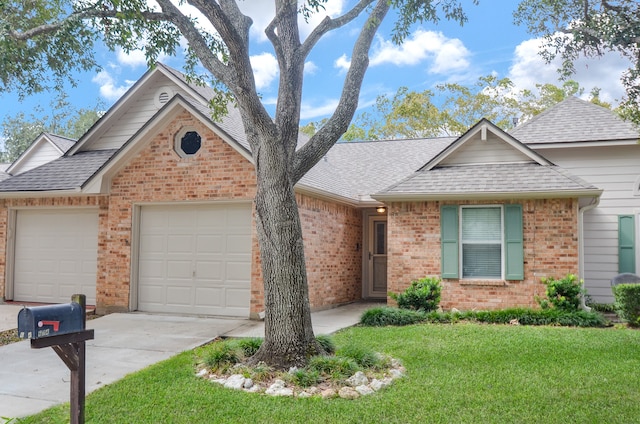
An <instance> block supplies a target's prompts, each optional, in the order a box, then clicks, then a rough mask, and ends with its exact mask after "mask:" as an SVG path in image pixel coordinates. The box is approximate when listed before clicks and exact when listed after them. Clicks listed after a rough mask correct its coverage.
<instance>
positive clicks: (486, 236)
mask: <svg viewBox="0 0 640 424" xmlns="http://www.w3.org/2000/svg"><path fill="white" fill-rule="evenodd" d="M501 228H502V223H501V213H500V208H462V240H463V241H474V240H476V241H497V242H500V239H501V235H502V230H501Z"/></svg>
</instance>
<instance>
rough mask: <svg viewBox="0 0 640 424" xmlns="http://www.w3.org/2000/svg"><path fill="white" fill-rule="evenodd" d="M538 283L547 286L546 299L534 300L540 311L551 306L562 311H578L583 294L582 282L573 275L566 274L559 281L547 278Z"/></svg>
mask: <svg viewBox="0 0 640 424" xmlns="http://www.w3.org/2000/svg"><path fill="white" fill-rule="evenodd" d="M540 281H542V283H543V284H544V285H546V286H547V290H546V295H547V299H536V300H537V301H538V303H539V304H540V307H542V309H547V308H549V306H550V305H552V306H553V307H554V308H556V309H560V310H562V311H578V310H580V296H582V295H583V293H584V290H583V289H582V280H578V278H577V277H576V276H575V275H573V274H567V276H566V277H564V278H562V279H560V280H556V279H555V278H553V277H548V278H542V279H540Z"/></svg>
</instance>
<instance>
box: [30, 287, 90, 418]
mask: <svg viewBox="0 0 640 424" xmlns="http://www.w3.org/2000/svg"><path fill="white" fill-rule="evenodd" d="M86 307H87V300H86V296H85V295H83V294H74V295H73V296H72V297H71V303H65V304H61V305H50V306H36V307H32V308H27V307H25V308H23V309H22V310H21V311H20V312H19V313H18V336H19V337H20V338H23V339H31V348H32V349H41V348H43V347H51V348H52V349H53V350H54V351H55V352H56V353H57V354H58V356H59V357H60V359H62V361H63V362H64V363H65V365H66V366H67V367H68V368H69V370H70V371H71V393H70V405H71V410H70V422H71V424H84V398H85V369H86V366H85V360H86V346H85V342H86V341H87V340H92V339H93V335H94V331H93V330H87V329H86V323H87V316H86Z"/></svg>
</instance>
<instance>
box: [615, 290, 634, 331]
mask: <svg viewBox="0 0 640 424" xmlns="http://www.w3.org/2000/svg"><path fill="white" fill-rule="evenodd" d="M613 295H614V296H615V299H616V302H615V307H616V311H617V312H618V316H619V317H620V318H621V319H623V320H624V321H626V322H627V323H628V324H629V325H630V326H632V327H640V284H619V285H617V286H614V287H613Z"/></svg>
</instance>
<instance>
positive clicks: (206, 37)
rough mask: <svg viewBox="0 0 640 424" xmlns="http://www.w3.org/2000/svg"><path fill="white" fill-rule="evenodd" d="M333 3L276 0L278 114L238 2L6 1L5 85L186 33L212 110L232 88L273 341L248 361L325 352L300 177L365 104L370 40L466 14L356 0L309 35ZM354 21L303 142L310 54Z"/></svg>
mask: <svg viewBox="0 0 640 424" xmlns="http://www.w3.org/2000/svg"><path fill="white" fill-rule="evenodd" d="M260 1H263V0H260ZM264 1H266V0H264ZM327 1H328V0H305V1H302V0H301V1H297V0H274V1H273V3H274V6H275V8H274V10H275V13H274V16H273V19H272V20H271V22H270V23H269V24H268V25H267V27H266V29H265V33H266V36H267V38H268V40H269V41H270V43H271V45H272V48H273V53H274V54H275V57H276V59H277V62H278V66H279V86H278V97H277V104H276V106H275V113H274V116H271V115H270V114H269V113H268V111H267V109H266V108H265V106H264V104H263V103H262V102H261V97H260V95H259V93H258V91H257V89H256V84H255V81H254V74H253V69H252V66H251V62H250V46H249V41H250V33H249V30H250V28H251V26H252V20H251V18H250V17H249V16H246V15H245V14H243V13H242V11H241V9H240V7H239V5H238V3H239V2H237V1H232V0H215V1H214V0H181V1H180V2H177V1H172V0H155V2H152V1H147V0H28V1H23V0H20V1H2V2H0V7H1V9H2V10H0V20H1V21H2V26H1V27H0V34H1V35H0V37H1V39H0V55H1V56H2V63H3V66H2V68H0V80H1V82H2V89H12V88H18V89H20V90H22V93H24V94H25V95H27V94H30V93H32V92H34V91H38V90H42V89H44V88H46V85H45V83H44V81H46V80H45V78H44V77H45V76H46V75H47V72H52V75H53V80H52V81H51V82H52V84H53V85H54V86H61V84H62V82H63V81H64V80H65V78H66V76H68V75H69V72H70V69H84V70H87V69H93V68H95V67H96V66H97V63H96V62H95V58H94V57H93V55H92V46H93V45H94V44H93V43H95V42H98V41H103V42H105V43H106V45H107V46H109V47H111V48H116V47H121V48H123V49H124V51H125V52H128V51H131V50H134V49H140V48H142V49H143V50H144V51H145V53H146V55H147V60H148V61H149V63H153V62H154V61H155V60H156V58H157V57H158V55H159V54H169V55H174V54H176V52H177V51H178V48H179V45H180V42H181V40H182V39H183V38H184V39H185V40H186V42H187V43H188V53H187V56H186V63H187V66H186V70H187V72H188V73H189V74H191V76H192V77H194V78H201V77H202V74H199V75H196V74H195V70H196V69H198V68H199V67H202V68H204V69H205V70H206V72H207V75H206V76H207V77H209V78H210V80H209V81H210V82H213V83H214V85H215V87H216V88H218V89H219V93H220V95H219V98H217V99H213V101H212V108H213V109H212V110H213V111H214V116H219V114H220V113H222V112H224V107H225V105H226V104H227V101H228V100H229V98H233V100H234V101H235V105H236V106H237V108H238V109H239V111H240V114H241V116H242V120H243V122H244V127H245V132H246V135H247V139H248V141H249V144H250V146H251V151H252V154H253V158H254V161H255V169H256V176H257V193H256V197H255V211H256V214H255V222H256V226H257V233H258V242H259V246H260V254H261V263H262V273H263V278H264V293H265V294H264V296H265V309H266V311H265V312H266V314H265V340H264V343H263V344H262V347H261V348H260V350H259V351H258V352H257V354H256V355H255V356H254V357H253V358H252V360H253V361H255V362H258V361H265V362H266V363H268V364H270V365H273V366H277V367H281V368H284V367H289V366H293V365H302V364H305V363H306V361H307V358H308V357H309V356H310V355H312V354H315V353H321V352H322V348H321V347H320V346H319V345H318V343H317V342H316V341H315V337H314V334H313V329H312V326H311V316H310V307H309V299H308V288H307V276H306V270H305V259H304V250H303V244H302V230H301V225H300V218H299V214H298V209H297V204H296V198H295V193H294V186H295V184H296V182H297V181H299V180H300V178H301V177H302V176H303V175H304V174H305V173H306V172H307V171H308V170H309V169H310V168H312V167H313V166H314V165H315V164H316V163H317V162H318V160H320V159H321V158H322V157H323V156H324V155H325V154H326V152H327V151H328V150H329V149H330V148H331V146H333V144H334V143H335V142H336V141H337V140H338V139H339V138H340V136H341V135H342V134H343V133H344V132H345V131H346V130H347V128H348V126H349V123H350V121H351V119H352V117H353V115H354V113H355V111H356V108H357V105H358V97H359V93H360V87H361V85H362V81H363V78H364V75H365V72H366V70H367V67H368V64H369V50H370V47H371V44H372V41H373V39H374V36H375V34H376V32H377V31H378V29H379V27H380V25H381V24H382V23H383V22H384V21H385V19H387V17H388V16H391V15H394V16H395V17H396V18H394V19H395V25H394V30H393V39H394V41H395V42H396V43H402V41H403V40H404V39H405V37H407V36H408V35H409V34H410V32H411V30H412V26H413V25H414V24H416V23H424V22H432V23H436V22H437V21H438V20H439V19H441V18H447V19H453V20H456V21H458V22H460V23H463V22H464V21H465V20H466V16H465V14H464V11H463V9H462V5H461V0H438V1H435V0H353V1H345V4H346V6H347V7H346V11H345V12H344V13H343V14H342V15H340V16H337V17H333V18H332V17H328V16H327V17H325V18H324V19H323V20H322V21H321V22H320V23H319V24H318V25H317V26H316V27H315V28H314V29H313V30H311V32H310V33H309V34H308V36H307V37H306V38H303V37H301V34H300V28H299V17H300V16H303V17H304V18H308V17H310V16H311V15H314V14H321V13H323V10H324V5H325V4H326V3H327ZM152 3H153V4H152ZM178 3H179V4H178ZM184 3H186V4H188V5H191V6H193V7H195V8H196V9H197V10H198V11H199V12H200V13H201V15H202V17H201V18H200V19H201V20H202V19H203V20H205V21H206V23H207V24H208V25H210V27H211V28H213V31H211V32H207V31H205V30H203V28H204V26H203V25H201V24H202V21H200V22H196V20H194V19H193V18H191V17H190V16H188V15H186V14H185V13H183V11H182V8H181V7H179V6H180V5H181V4H184ZM469 3H477V0H471V1H470V2H469ZM390 11H393V12H395V13H389V12H390ZM356 22H360V23H361V24H360V25H361V26H360V29H359V35H358V37H357V38H356V40H355V42H354V44H353V48H352V54H351V64H350V67H349V70H348V72H347V73H346V76H345V77H344V82H343V86H342V92H341V95H340V99H339V103H338V105H337V107H336V109H335V111H334V112H333V114H332V115H331V116H330V117H329V118H328V119H327V122H326V123H325V125H323V126H322V128H321V129H320V130H319V131H318V132H316V133H315V134H314V135H313V137H311V139H310V140H309V142H307V143H306V144H305V145H304V146H303V147H302V148H300V149H297V150H296V147H297V141H298V132H299V123H300V109H301V100H302V91H303V90H302V88H303V81H304V78H303V77H304V66H305V60H306V59H307V58H308V56H309V54H310V52H312V50H313V49H314V47H316V45H317V44H318V42H319V41H320V40H321V39H323V38H324V37H326V36H327V35H328V34H329V33H331V32H332V31H335V30H337V29H339V28H342V27H345V26H346V25H349V24H355V23H356ZM328 277H329V278H330V276H328Z"/></svg>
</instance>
